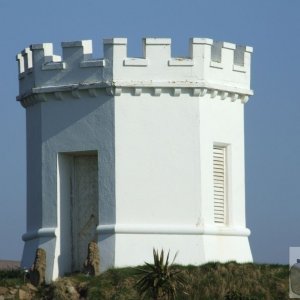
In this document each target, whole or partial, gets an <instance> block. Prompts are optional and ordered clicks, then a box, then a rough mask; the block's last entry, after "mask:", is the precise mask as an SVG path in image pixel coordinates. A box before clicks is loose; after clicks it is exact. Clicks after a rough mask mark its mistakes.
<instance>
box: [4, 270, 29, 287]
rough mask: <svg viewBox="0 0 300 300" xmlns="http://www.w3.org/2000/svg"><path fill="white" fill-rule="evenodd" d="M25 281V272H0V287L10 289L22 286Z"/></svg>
mask: <svg viewBox="0 0 300 300" xmlns="http://www.w3.org/2000/svg"><path fill="white" fill-rule="evenodd" d="M24 281H25V272H24V271H23V270H20V269H11V270H0V286H1V287H10V286H15V285H22V284H24Z"/></svg>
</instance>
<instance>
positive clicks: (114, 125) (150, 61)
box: [17, 38, 253, 282]
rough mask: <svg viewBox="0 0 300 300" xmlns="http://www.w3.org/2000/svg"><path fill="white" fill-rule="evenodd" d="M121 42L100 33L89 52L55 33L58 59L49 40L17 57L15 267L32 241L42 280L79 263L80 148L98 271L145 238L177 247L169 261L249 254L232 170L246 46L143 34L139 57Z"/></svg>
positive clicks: (143, 252) (139, 257)
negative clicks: (220, 167)
mask: <svg viewBox="0 0 300 300" xmlns="http://www.w3.org/2000/svg"><path fill="white" fill-rule="evenodd" d="M126 44H127V40H126V39H124V38H114V39H106V40H104V57H103V58H101V59H95V58H93V57H92V44H91V41H79V42H67V43H62V47H63V52H62V58H60V57H58V56H56V55H53V53H52V44H38V45H37V44H36V45H31V47H30V48H26V49H25V50H24V51H22V53H21V54H19V55H17V60H18V61H19V71H20V72H19V80H20V91H19V96H18V100H19V101H20V102H21V104H22V105H23V106H24V107H25V108H26V122H27V123H26V124H27V165H28V167H27V187H28V188H27V233H26V234H24V236H23V240H24V241H25V247H24V252H23V258H22V266H23V267H30V266H31V264H32V262H33V259H34V253H35V249H36V248H37V247H42V248H44V249H45V250H46V253H47V269H46V275H47V278H46V279H47V281H48V282H49V281H51V280H53V279H55V278H57V277H58V276H61V275H63V274H64V273H66V272H70V271H72V270H75V269H74V265H75V266H76V265H77V267H75V268H79V267H80V266H78V260H76V258H74V255H73V256H72V253H73V252H74V251H72V247H73V248H74V245H75V247H76V245H77V244H76V243H75V244H74V241H72V240H76V238H74V234H81V231H80V230H79V229H76V228H77V225H76V224H77V223H76V219H74V217H72V216H73V215H72V212H70V211H72V209H75V208H74V207H75V206H76V205H75V204H76V202H74V199H73V198H72V197H73V196H72V195H73V187H72V184H71V185H70V184H69V182H74V171H73V170H74V160H76V159H77V158H78V157H84V156H90V155H93V156H94V157H97V159H96V160H95V161H96V162H97V166H95V165H94V167H93V170H98V176H97V181H96V182H98V186H97V187H96V188H95V189H94V187H93V190H95V191H96V193H97V195H96V198H98V203H97V204H98V205H96V207H98V212H96V213H95V214H93V216H97V220H96V222H95V223H93V222H92V223H91V222H90V221H89V226H90V225H91V224H94V225H92V227H93V229H91V230H92V231H96V232H97V235H96V237H95V238H96V240H97V242H98V246H99V249H100V259H101V261H100V267H101V271H104V270H105V269H107V268H109V267H121V266H129V265H137V264H143V262H144V261H151V260H152V248H153V247H155V248H158V249H161V248H163V249H165V250H166V251H167V250H169V249H170V250H171V252H173V253H175V252H177V251H178V259H177V263H181V264H195V265H198V264H202V263H205V262H208V261H221V262H225V261H229V260H236V261H238V262H249V261H252V255H251V250H250V246H249V242H248V236H249V234H250V230H249V229H247V228H246V221H245V178H244V173H245V170H244V104H245V103H246V102H247V101H248V98H249V96H250V95H252V94H253V92H252V91H251V89H250V59H251V52H252V48H251V47H247V46H237V45H234V44H231V43H226V42H214V41H213V40H211V39H202V38H193V39H191V40H190V56H189V57H187V58H173V57H171V50H170V49H171V45H170V44H171V41H170V39H157V38H146V39H144V40H143V45H144V53H143V57H142V58H130V57H127V45H126ZM214 146H222V147H226V201H227V202H226V211H225V212H224V214H225V220H226V221H225V223H224V224H217V223H215V222H214V182H213V147H214ZM83 168H84V166H83ZM94 178H96V177H94ZM91 180H92V179H91ZM93 180H94V179H93ZM85 184H87V183H85ZM85 186H88V185H85ZM93 197H94V196H93ZM72 199H73V200H72ZM72 201H73V202H72ZM74 203H75V204H74ZM87 214H92V213H91V212H88V213H87ZM83 220H84V219H83ZM86 220H90V219H89V217H88V216H87V219H86ZM82 222H83V221H82ZM79 223H80V222H79ZM72 224H73V225H72ZM78 226H79V225H78ZM79 227H80V226H79ZM83 227H84V226H83ZM86 228H88V226H87V227H84V228H83V229H84V230H86ZM84 230H83V231H84ZM92 231H89V234H90V239H92V237H91V236H92V234H91V232H92ZM71 232H72V233H71ZM88 236H89V235H88ZM86 248H87V245H86ZM80 249H82V250H79V252H80V253H79V254H77V256H78V255H79V256H81V257H84V256H85V255H86V254H85V253H82V252H84V246H83V247H82V246H80ZM75 256H76V255H75Z"/></svg>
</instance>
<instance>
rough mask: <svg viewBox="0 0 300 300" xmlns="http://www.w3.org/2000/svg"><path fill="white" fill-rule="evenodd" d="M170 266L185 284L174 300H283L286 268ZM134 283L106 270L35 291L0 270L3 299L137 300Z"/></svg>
mask: <svg viewBox="0 0 300 300" xmlns="http://www.w3.org/2000/svg"><path fill="white" fill-rule="evenodd" d="M173 267H174V268H177V269H179V270H181V272H182V275H183V276H184V278H185V279H186V285H185V288H183V289H180V290H179V291H178V293H177V296H176V299H183V300H184V299H195V300H196V299H197V300H202V299H203V300H208V299H211V300H218V299H225V300H256V299H265V300H269V299H276V300H280V299H289V297H288V292H289V267H288V266H287V265H272V264H252V263H247V264H238V263H236V262H228V263H224V264H221V263H208V264H205V265H201V266H178V265H175V266H173ZM138 279H139V275H137V270H136V268H122V269H110V270H108V271H106V272H104V273H102V274H101V275H99V276H96V277H91V276H86V275H84V274H72V275H70V276H66V277H64V278H61V279H58V280H56V281H55V282H53V283H52V284H50V285H46V286H43V287H40V288H38V289H36V288H34V287H33V286H31V285H30V284H29V283H28V282H26V279H24V273H23V272H22V271H18V270H12V271H7V270H6V271H0V295H1V293H2V296H4V298H3V299H45V300H47V299H57V300H60V299H61V300H64V299H68V300H69V299H74V300H75V299H103V300H106V299H107V300H112V299H119V300H123V299H124V300H125V299H130V300H134V299H141V297H140V296H139V294H138V292H137V289H136V287H135V284H136V282H137V281H138ZM3 293H4V294H3ZM7 296H9V297H10V296H13V298H6V297H7ZM0 299H1V297H0ZM145 299H146V298H145ZM148 299H151V298H148Z"/></svg>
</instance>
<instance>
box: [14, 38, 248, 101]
mask: <svg viewBox="0 0 300 300" xmlns="http://www.w3.org/2000/svg"><path fill="white" fill-rule="evenodd" d="M189 46H190V47H189V48H190V51H189V52H190V53H189V55H188V57H172V55H171V39H168V38H145V39H143V54H142V56H141V57H128V56H127V39H126V38H112V39H105V40H104V41H103V47H104V57H103V58H100V59H95V58H93V52H92V42H91V41H89V40H84V41H77V42H63V43H62V56H61V57H60V56H57V55H54V54H53V45H52V44H51V43H44V44H34V45H31V46H30V48H25V49H24V50H23V51H22V52H21V53H20V54H18V55H17V61H18V63H19V81H20V89H19V96H18V100H20V101H21V102H22V104H23V105H25V106H26V105H29V104H31V103H32V101H28V99H29V98H31V100H32V98H35V99H36V98H38V97H39V98H44V99H46V98H47V94H49V93H56V94H57V95H59V94H60V93H64V92H68V93H70V92H71V94H72V95H73V96H74V97H80V93H81V91H83V90H88V91H89V93H90V94H91V95H93V94H94V95H95V94H96V91H97V90H98V89H103V88H105V89H106V90H107V91H108V92H109V93H112V94H114V95H120V94H121V93H123V92H131V93H133V95H136V96H138V95H140V94H141V93H143V92H149V91H150V92H151V93H152V94H153V95H154V96H159V95H160V94H161V93H164V92H168V93H171V94H172V95H174V96H178V95H180V93H189V94H190V95H191V96H203V95H205V94H206V93H210V95H211V97H212V98H215V97H216V96H218V97H219V98H220V99H225V98H227V97H230V98H231V99H232V101H235V100H236V99H241V100H242V101H243V102H246V101H247V99H248V96H249V95H252V91H251V89H250V65H251V53H252V48H251V47H248V46H238V45H235V44H231V43H227V42H216V41H213V40H211V39H207V38H192V39H190V45H189Z"/></svg>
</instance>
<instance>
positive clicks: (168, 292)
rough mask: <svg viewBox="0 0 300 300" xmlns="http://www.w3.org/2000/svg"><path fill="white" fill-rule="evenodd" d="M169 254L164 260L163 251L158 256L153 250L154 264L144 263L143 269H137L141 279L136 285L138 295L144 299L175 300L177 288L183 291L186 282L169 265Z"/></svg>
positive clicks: (177, 271) (179, 271)
mask: <svg viewBox="0 0 300 300" xmlns="http://www.w3.org/2000/svg"><path fill="white" fill-rule="evenodd" d="M169 254H170V251H169V252H168V254H167V257H166V260H164V251H163V250H161V253H160V255H159V253H158V250H155V249H153V260H154V263H153V264H150V263H145V266H144V268H137V270H138V274H139V275H141V278H140V279H139V280H138V281H137V283H136V285H135V286H136V288H137V290H138V293H139V294H140V296H141V297H142V299H144V297H146V296H148V297H151V298H152V299H154V300H158V299H175V296H176V294H177V290H178V289H179V288H181V289H185V286H186V280H185V278H184V277H183V274H182V273H181V270H179V269H177V268H176V267H175V266H174V265H173V263H174V261H175V259H176V256H177V255H175V257H174V259H173V261H172V263H171V264H169Z"/></svg>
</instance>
